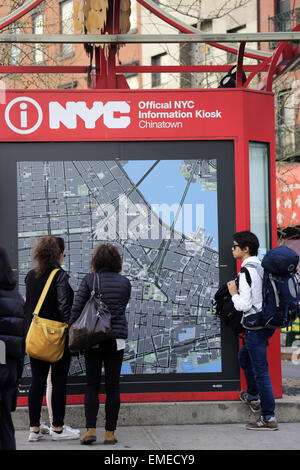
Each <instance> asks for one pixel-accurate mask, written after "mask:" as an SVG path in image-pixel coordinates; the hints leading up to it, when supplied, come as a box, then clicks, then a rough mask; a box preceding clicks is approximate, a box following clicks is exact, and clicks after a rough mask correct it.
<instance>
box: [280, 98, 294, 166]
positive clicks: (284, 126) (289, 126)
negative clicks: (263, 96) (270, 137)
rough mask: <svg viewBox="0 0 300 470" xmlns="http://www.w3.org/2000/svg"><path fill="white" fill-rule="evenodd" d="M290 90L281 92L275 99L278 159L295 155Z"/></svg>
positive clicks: (292, 105)
mask: <svg viewBox="0 0 300 470" xmlns="http://www.w3.org/2000/svg"><path fill="white" fill-rule="evenodd" d="M293 100H294V94H293V93H292V90H282V91H280V92H279V93H278V97H277V152H278V156H279V158H283V157H287V156H291V155H293V154H294V153H295V106H294V102H293Z"/></svg>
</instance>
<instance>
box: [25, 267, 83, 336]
mask: <svg viewBox="0 0 300 470" xmlns="http://www.w3.org/2000/svg"><path fill="white" fill-rule="evenodd" d="M53 269H55V266H54V267H49V269H48V270H47V271H46V272H45V273H44V274H42V275H41V276H37V275H36V272H35V270H34V269H32V270H31V271H29V273H28V274H27V276H26V278H25V283H26V302H25V318H26V330H28V328H29V326H30V323H31V320H32V315H33V312H34V309H35V307H36V305H37V303H38V300H39V298H40V295H41V293H42V291H43V288H44V286H45V284H46V282H47V279H48V277H49V275H50V273H51V271H52V270H53ZM73 297H74V292H73V289H72V288H71V286H70V284H69V276H68V274H67V273H66V272H65V271H64V270H63V269H61V268H60V269H59V271H58V272H57V273H56V274H55V276H54V278H53V281H52V283H51V286H50V288H49V290H48V293H47V295H46V298H45V300H44V302H43V305H42V307H41V310H40V313H39V317H41V318H47V319H49V320H55V321H61V322H65V323H68V321H69V317H70V313H71V307H72V302H73Z"/></svg>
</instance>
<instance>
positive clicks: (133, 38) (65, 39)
mask: <svg viewBox="0 0 300 470" xmlns="http://www.w3.org/2000/svg"><path fill="white" fill-rule="evenodd" d="M272 41H280V42H283V41H284V42H299V43H300V32H299V31H291V32H276V33H226V34H220V33H218V34H215V33H202V34H132V35H131V34H103V35H99V34H5V33H3V34H0V43H50V44H63V43H65V44H84V43H85V44H99V43H101V44H155V43H168V44H170V43H197V42H199V43H210V42H228V43H230V42H272ZM271 55H272V54H271Z"/></svg>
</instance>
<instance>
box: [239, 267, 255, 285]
mask: <svg viewBox="0 0 300 470" xmlns="http://www.w3.org/2000/svg"><path fill="white" fill-rule="evenodd" d="M240 273H244V274H245V276H246V281H247V283H248V285H249V286H250V287H251V284H252V279H251V276H250V273H249V271H248V269H247V268H245V266H243V267H242V268H241V270H240Z"/></svg>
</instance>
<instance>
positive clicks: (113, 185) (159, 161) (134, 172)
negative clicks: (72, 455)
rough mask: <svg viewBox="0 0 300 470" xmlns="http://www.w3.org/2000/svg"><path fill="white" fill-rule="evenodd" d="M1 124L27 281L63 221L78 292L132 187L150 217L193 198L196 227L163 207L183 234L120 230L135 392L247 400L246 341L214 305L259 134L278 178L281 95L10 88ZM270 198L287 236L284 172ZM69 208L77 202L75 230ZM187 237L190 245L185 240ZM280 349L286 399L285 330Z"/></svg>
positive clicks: (230, 268) (246, 204)
mask: <svg viewBox="0 0 300 470" xmlns="http://www.w3.org/2000/svg"><path fill="white" fill-rule="evenodd" d="M0 122H1V125H0V141H1V144H0V153H1V154H2V159H1V164H2V165H3V169H4V168H5V171H2V172H1V174H2V178H1V180H2V186H3V188H5V187H6V186H7V191H8V192H9V191H10V193H11V194H10V197H11V200H12V201H13V203H12V206H11V209H10V211H9V210H8V209H7V208H4V207H3V209H1V207H0V212H1V214H2V213H4V212H3V211H7V217H8V218H9V217H12V218H13V219H14V220H15V219H16V220H17V221H18V223H17V226H16V225H14V224H13V223H11V224H10V223H8V229H7V234H6V235H7V237H8V239H10V240H16V242H15V243H16V245H15V246H17V247H18V250H17V251H18V253H19V255H18V258H16V260H15V262H16V266H17V269H18V274H19V280H20V285H21V286H22V283H23V284H24V275H25V273H26V270H27V269H28V268H29V265H28V260H29V251H30V247H31V244H32V242H33V240H34V237H36V236H38V235H42V234H44V233H49V230H50V233H53V234H60V235H62V236H64V237H65V238H66V241H67V243H68V246H69V251H70V253H69V255H68V256H69V258H68V263H69V264H68V266H67V268H69V269H70V270H71V273H72V275H73V280H74V288H75V289H76V282H77V281H78V275H77V274H78V273H77V272H76V271H79V272H80V275H82V273H84V272H86V271H87V270H88V258H89V255H90V253H91V249H92V246H94V245H93V243H99V242H101V240H103V239H104V238H103V237H104V235H103V233H104V232H103V231H102V232H101V230H100V229H99V227H100V225H101V224H100V221H101V220H102V219H101V217H102V218H103V217H104V216H103V214H104V213H106V212H107V207H109V210H112V211H113V212H110V214H112V218H111V220H118V217H120V214H119V213H118V214H117V215H116V212H115V209H116V207H117V206H116V201H117V200H118V201H119V203H120V196H122V197H123V196H124V195H126V197H128V201H129V204H131V206H130V207H131V209H132V208H133V209H134V212H135V215H137V214H136V211H137V208H140V207H142V206H143V210H144V211H146V212H147V216H148V218H149V217H151V216H152V214H154V209H153V207H156V206H157V205H161V206H162V205H163V204H164V203H166V201H167V202H168V203H169V204H171V203H174V202H176V201H179V200H180V204H179V205H178V207H180V209H182V210H183V214H184V218H185V220H189V222H188V225H189V224H190V225H191V228H190V229H189V231H187V230H186V229H185V228H182V227H179V226H178V224H177V222H178V220H177V215H178V213H179V212H178V211H177V213H176V215H175V216H174V217H173V223H172V220H171V221H166V219H164V216H163V215H161V214H160V213H158V212H157V211H156V212H155V214H154V218H155V220H156V221H158V224H159V225H160V227H163V226H164V227H165V226H166V224H167V225H168V224H169V228H170V232H169V233H171V236H170V240H167V241H166V240H165V239H163V238H159V237H158V238H159V239H157V240H152V238H151V236H150V237H146V236H144V237H142V236H141V235H140V236H139V235H137V229H136V225H135V226H134V227H135V229H134V232H132V233H134V236H133V235H132V233H131V235H130V234H129V235H128V237H127V238H126V237H123V239H122V240H121V238H120V237H119V239H118V230H117V231H116V232H115V233H117V235H116V239H114V240H112V241H114V242H116V243H117V244H118V243H120V247H121V249H124V252H123V256H125V255H124V253H125V251H126V253H127V254H126V256H127V258H126V256H125V258H124V260H125V262H124V271H125V274H127V275H129V277H130V278H131V281H132V283H133V291H134V298H133V300H132V303H131V304H130V306H129V311H128V320H129V338H128V349H127V351H126V352H125V361H124V369H123V371H122V380H123V385H122V386H123V389H122V397H123V398H122V399H123V401H173V400H199V399H209V400H219V399H224V400H226V399H237V398H238V393H239V392H238V391H239V389H240V372H239V367H238V364H237V355H236V341H237V340H236V338H235V337H234V336H233V335H232V334H231V333H230V332H228V331H226V328H225V330H224V328H221V326H220V325H218V324H217V321H216V319H215V318H213V317H212V316H211V313H210V305H211V299H212V296H213V292H214V289H216V288H217V286H218V284H219V282H220V281H221V280H223V281H226V280H228V279H231V278H232V276H234V275H235V267H234V263H233V260H232V256H231V243H232V234H233V233H234V231H236V230H243V229H245V228H247V227H249V226H250V218H251V217H250V196H249V194H250V183H249V144H250V142H263V143H265V144H268V147H269V170H270V174H271V175H273V173H274V174H275V158H274V108H273V94H272V93H269V92H257V91H252V90H244V89H225V90H224V89H216V90H170V91H166V90H157V91H140V90H139V91H133V90H116V91H114V90H85V91H63V90H61V91H60V90H59V91H57V90H55V91H51V90H47V91H43V90H34V91H29V90H19V91H12V90H11V91H7V93H6V95H5V103H4V102H2V104H1V105H0ZM75 144H76V145H75ZM4 157H5V158H4ZM80 168H82V169H83V170H84V171H85V174H86V175H89V178H90V180H89V179H88V178H87V179H84V177H83V176H82V174H80ZM62 172H64V175H65V176H64V177H63V178H62ZM193 172H194V173H193ZM4 174H5V175H6V176H5V177H4ZM8 174H11V175H12V179H13V180H14V181H15V182H16V186H17V188H18V189H17V193H16V188H15V187H14V185H13V184H11V182H9V177H8V176H7V175H8ZM121 182H122V184H123V186H122V188H121ZM5 185H6V186H5ZM118 185H119V186H118ZM60 187H61V188H62V189H59V188H60ZM153 188H155V191H153ZM172 191H174V192H173V193H172ZM171 193H172V194H173V196H172V197H173V199H168V197H169V194H171ZM104 195H105V196H104ZM133 195H134V198H133ZM175 195H176V196H175ZM270 195H271V213H270V220H271V223H270V226H271V238H272V241H273V244H275V243H276V217H275V214H276V208H275V204H276V197H275V187H274V179H273V178H271V180H270ZM131 197H132V199H131ZM101 198H102V199H101ZM185 198H186V199H185ZM7 199H8V197H7V198H6V200H7ZM43 200H45V201H46V202H45V203H44V202H43ZM14 201H15V202H14ZM170 201H171V202H170ZM185 203H187V205H186V206H184V204H185ZM143 204H144V205H143ZM104 206H105V207H104ZM14 207H17V209H14ZM63 207H68V211H69V213H68V214H67V215H66V216H65V219H67V222H66V225H64V223H65V220H63V218H62V217H61V216H62V212H63V211H64V210H65V209H64V208H63ZM118 207H119V206H118ZM199 208H200V209H199ZM85 209H86V210H85ZM131 209H129V212H128V214H129V213H130V210H131ZM160 209H161V207H160ZM195 210H198V211H200V212H199V213H198V215H197V217H198V218H197V217H196V219H197V220H198V222H199V220H200V222H199V223H198V225H197V224H196V225H195V224H194V222H193V221H192V219H193V217H192V216H191V218H190V219H188V216H187V214H192V213H193V211H195ZM101 211H102V213H101ZM141 211H142V209H140V213H139V214H138V217H140V219H139V220H142V219H141V217H142V216H141V213H142V212H141ZM185 211H186V212H185ZM189 211H190V212H189ZM201 211H202V212H201ZM8 212H9V214H8ZM16 212H17V213H16ZM131 212H132V211H131ZM175 212H176V211H175ZM199 214H200V215H199ZM201 214H202V215H201ZM129 215H130V216H132V213H131V214H129ZM97 217H98V219H97ZM103 220H104V219H103ZM105 220H106V219H105ZM136 220H138V218H136ZM151 220H153V219H151ZM174 220H175V222H176V224H175V222H174ZM130 223H132V222H130ZM43 224H44V225H43ZM45 224H46V225H47V227H46V225H45ZM99 224H100V225H99ZM13 225H14V227H13ZM141 225H143V224H141ZM129 226H130V227H132V225H129ZM11 227H12V228H11ZM117 227H118V226H117ZM144 229H145V225H144ZM100 232H101V234H100ZM175 232H176V234H177V235H178V233H180V234H181V238H180V240H179V241H178V243H179V244H180V243H186V244H185V245H184V247H183V245H180V246H179V245H178V246H177V248H176V249H175V248H174V249H173V248H172V246H173V245H172V243H174V242H173V241H172V240H173V238H176V237H173V235H174V233H175ZM99 234H100V235H99ZM144 234H145V231H144ZM172 237H173V238H172ZM145 240H146V241H145ZM149 240H150V241H149ZM187 240H188V242H189V244H188V243H187ZM191 243H192V251H189V250H190V244H191ZM193 243H196V244H197V246H198V248H197V250H195V249H194V247H193ZM133 246H134V248H133ZM199 247H200V248H199ZM84 250H87V251H84ZM180 250H181V251H180ZM184 250H185V251H184ZM193 250H194V251H193ZM128 253H130V255H128ZM162 254H163V255H162ZM76 257H77V258H78V257H80V260H81V261H78V259H79V258H78V259H77V258H76ZM80 263H81V264H80ZM196 264H197V266H196ZM136 266H138V269H136V270H135V267H136ZM72 275H71V279H72ZM76 276H77V277H76ZM197 289H198V290H197ZM192 293H193V295H192ZM150 319H151V322H150ZM149 322H150V323H151V324H150V323H149ZM228 351H229V352H228ZM269 354H270V355H271V357H272V360H271V361H270V370H271V374H272V376H273V377H272V379H273V384H274V391H275V395H276V396H277V397H278V396H281V376H280V370H279V367H280V344H279V337H277V338H276V339H274V341H273V342H272V346H271V347H270V351H269ZM76 367H79V368H80V364H79V362H78V363H76ZM76 367H75V366H74V371H75V368H76ZM82 373H84V371H81V370H79V375H80V374H82ZM241 380H242V381H243V380H244V378H243V377H242V378H241ZM25 382H26V380H25ZM79 382H80V381H79V379H78V374H77V373H76V372H74V373H73V374H71V377H70V384H71V385H70V390H69V402H73V403H74V402H76V403H77V402H82V392H81V389H80V383H79ZM137 384H139V385H137ZM170 384H171V385H170ZM25 388H26V387H25ZM23 401H24V403H26V399H25V398H24V400H22V399H21V401H20V403H21V402H23Z"/></svg>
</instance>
